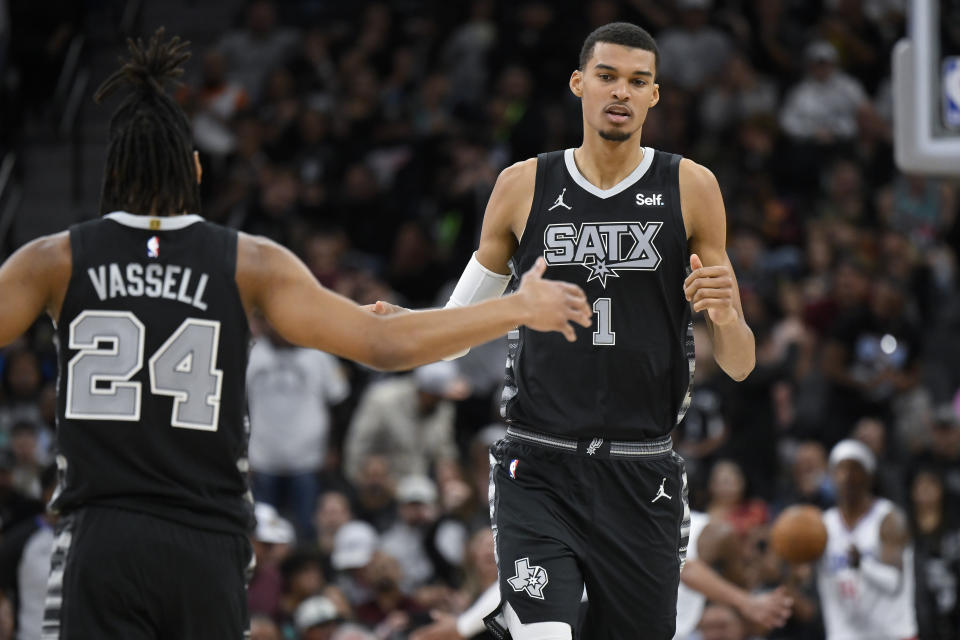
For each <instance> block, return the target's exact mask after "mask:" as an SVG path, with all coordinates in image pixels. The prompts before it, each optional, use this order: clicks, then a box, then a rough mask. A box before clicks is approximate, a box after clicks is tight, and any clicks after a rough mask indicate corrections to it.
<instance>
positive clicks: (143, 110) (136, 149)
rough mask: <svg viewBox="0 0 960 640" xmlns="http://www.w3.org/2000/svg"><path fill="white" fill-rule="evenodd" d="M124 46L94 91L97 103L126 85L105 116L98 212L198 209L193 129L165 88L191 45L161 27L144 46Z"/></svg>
mask: <svg viewBox="0 0 960 640" xmlns="http://www.w3.org/2000/svg"><path fill="white" fill-rule="evenodd" d="M127 45H128V46H129V49H130V58H129V59H128V60H122V61H121V62H122V63H123V64H122V66H121V67H120V68H119V69H117V70H116V71H114V72H113V73H112V74H111V75H110V77H109V78H107V79H106V80H105V81H104V83H103V84H102V85H100V88H99V89H97V93H96V95H94V100H96V102H98V103H99V102H102V101H103V100H105V99H106V98H107V97H108V96H109V95H110V94H111V93H113V92H114V91H115V90H117V89H118V88H120V87H121V86H122V85H128V86H129V87H130V89H131V91H130V93H129V94H128V95H127V96H126V97H125V98H124V100H123V102H121V103H120V106H119V107H117V110H116V111H114V112H113V116H112V117H111V118H110V136H109V141H108V143H107V164H106V167H105V170H104V174H103V189H102V191H101V193H100V213H101V214H103V213H109V212H111V211H116V210H124V211H129V212H130V213H139V214H149V213H153V214H155V215H170V214H176V213H182V212H189V213H199V212H200V188H199V185H198V184H197V174H196V170H195V168H194V164H193V133H192V131H191V127H190V122H189V120H187V116H186V114H185V113H184V112H183V109H181V108H180V105H178V104H177V103H176V102H174V100H173V98H171V97H170V96H169V95H168V94H167V91H166V87H165V85H166V83H167V82H169V81H170V80H174V79H176V78H179V77H180V76H181V75H183V68H182V66H181V65H182V64H183V63H184V62H186V60H187V59H188V58H190V51H189V46H190V43H189V42H181V41H180V38H179V37H177V36H174V37H173V38H171V39H170V40H164V38H163V27H161V28H160V29H157V31H156V33H154V34H153V36H152V37H151V38H150V40H149V42H148V43H147V44H146V45H144V43H143V41H142V40H140V39H139V38H138V39H137V40H136V41H134V40H132V39H131V40H127Z"/></svg>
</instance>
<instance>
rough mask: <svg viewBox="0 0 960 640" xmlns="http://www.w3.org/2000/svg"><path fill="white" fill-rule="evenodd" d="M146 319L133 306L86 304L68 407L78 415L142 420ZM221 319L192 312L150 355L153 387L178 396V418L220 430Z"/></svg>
mask: <svg viewBox="0 0 960 640" xmlns="http://www.w3.org/2000/svg"><path fill="white" fill-rule="evenodd" d="M145 333H146V330H145V328H144V326H143V323H142V322H140V320H139V319H138V318H137V316H135V315H134V314H132V313H130V312H129V311H84V312H83V313H81V314H80V315H78V316H77V317H76V318H75V319H74V320H73V322H71V323H70V348H71V349H78V350H79V351H78V352H77V355H75V356H73V358H72V359H71V360H70V362H69V363H68V364H67V401H66V404H67V411H66V417H67V418H68V419H71V420H121V421H128V422H136V421H138V420H140V405H141V399H142V393H143V390H142V389H141V386H142V385H141V383H139V382H131V381H130V378H132V377H133V376H134V375H136V373H137V372H138V371H140V369H142V368H143V356H144V353H143V352H144V335H145ZM219 343H220V323H219V322H217V321H214V320H199V319H197V318H187V319H186V320H184V321H183V323H182V324H181V325H180V326H179V327H178V328H177V330H176V331H174V332H173V333H172V334H171V335H170V337H169V338H168V339H167V341H166V342H164V343H163V344H162V345H161V346H160V348H159V349H157V350H156V352H155V353H154V354H153V355H152V356H150V360H149V361H148V362H147V368H148V371H149V374H150V392H151V393H152V394H154V395H157V396H170V397H171V398H173V413H172V415H171V416H170V424H171V425H172V426H174V427H181V428H183V429H196V430H198V431H216V430H217V425H218V422H219V418H220V393H221V385H222V383H223V371H221V370H219V369H217V350H218V348H219Z"/></svg>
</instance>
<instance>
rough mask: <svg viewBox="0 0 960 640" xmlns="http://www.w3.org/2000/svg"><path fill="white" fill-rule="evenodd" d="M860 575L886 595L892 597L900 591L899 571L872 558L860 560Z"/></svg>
mask: <svg viewBox="0 0 960 640" xmlns="http://www.w3.org/2000/svg"><path fill="white" fill-rule="evenodd" d="M860 575H861V576H863V579H864V580H866V581H868V582H870V583H871V584H872V585H873V586H875V587H876V588H877V589H879V590H880V591H883V592H884V593H886V594H887V595H893V594H895V593H897V592H898V591H899V590H900V582H901V580H900V578H901V573H900V570H899V569H897V568H896V567H892V566H890V565H888V564H883V563H882V562H880V561H879V560H876V559H874V558H872V557H869V556H868V557H865V558H862V559H861V560H860Z"/></svg>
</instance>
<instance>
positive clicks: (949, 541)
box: [910, 468, 960, 640]
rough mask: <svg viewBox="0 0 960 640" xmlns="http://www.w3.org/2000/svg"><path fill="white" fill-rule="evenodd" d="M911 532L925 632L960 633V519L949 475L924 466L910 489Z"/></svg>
mask: <svg viewBox="0 0 960 640" xmlns="http://www.w3.org/2000/svg"><path fill="white" fill-rule="evenodd" d="M910 497H911V503H910V506H911V509H910V516H911V517H910V520H911V527H910V528H911V532H912V534H913V539H914V550H915V553H916V556H915V562H916V576H917V595H916V605H917V622H918V625H919V632H920V633H919V636H920V637H921V638H931V639H934V640H957V638H960V518H958V517H957V512H956V511H953V512H951V511H947V509H946V506H945V502H944V486H943V475H942V473H940V472H939V471H936V470H934V469H932V468H921V469H919V470H918V471H917V472H916V473H915V474H914V477H913V482H912V484H911V489H910Z"/></svg>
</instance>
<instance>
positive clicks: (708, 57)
mask: <svg viewBox="0 0 960 640" xmlns="http://www.w3.org/2000/svg"><path fill="white" fill-rule="evenodd" d="M676 4H677V8H678V9H679V10H680V25H679V26H677V27H668V28H666V29H664V30H663V32H661V33H660V34H659V37H658V38H657V46H658V47H659V48H660V56H661V60H660V68H659V69H658V70H657V72H658V81H662V82H665V83H670V84H671V85H675V86H677V87H680V88H681V89H683V90H685V91H690V92H693V93H697V92H699V91H700V90H701V89H702V88H703V87H704V85H705V84H706V83H707V81H708V80H712V79H713V78H715V77H717V76H719V75H721V73H722V71H723V67H724V65H726V64H727V59H728V57H729V56H730V54H731V52H732V50H733V46H732V44H731V42H730V36H728V35H727V34H725V33H724V32H723V31H721V30H719V29H717V28H716V27H713V26H711V25H710V23H709V22H710V8H711V6H712V4H713V2H712V0H677V3H676ZM661 79H662V80H661Z"/></svg>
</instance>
